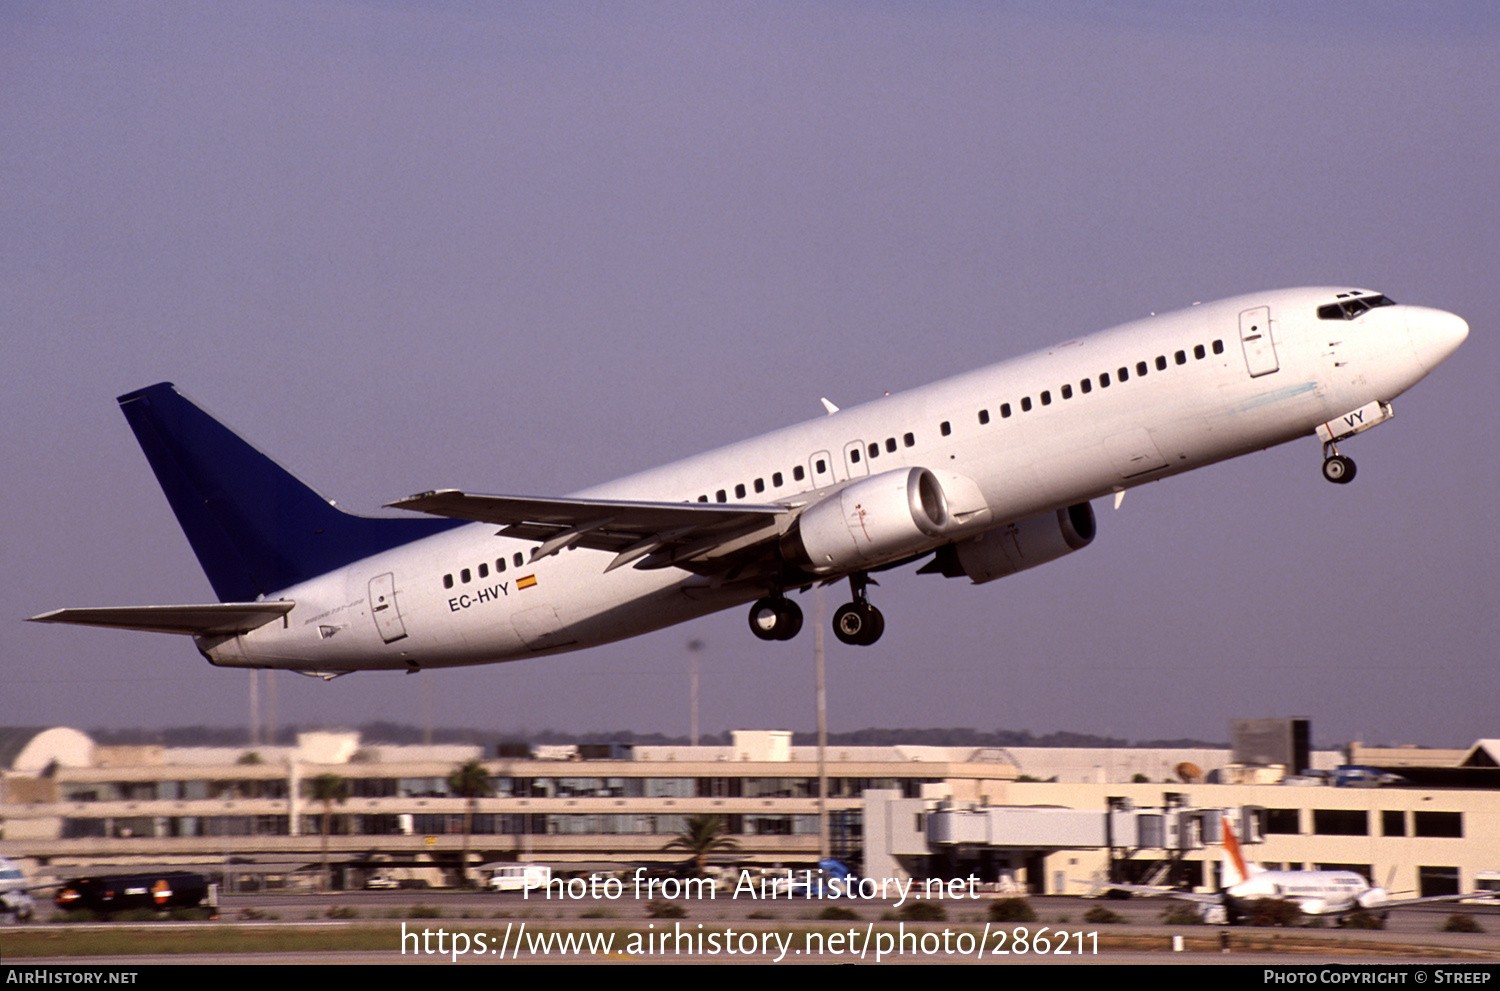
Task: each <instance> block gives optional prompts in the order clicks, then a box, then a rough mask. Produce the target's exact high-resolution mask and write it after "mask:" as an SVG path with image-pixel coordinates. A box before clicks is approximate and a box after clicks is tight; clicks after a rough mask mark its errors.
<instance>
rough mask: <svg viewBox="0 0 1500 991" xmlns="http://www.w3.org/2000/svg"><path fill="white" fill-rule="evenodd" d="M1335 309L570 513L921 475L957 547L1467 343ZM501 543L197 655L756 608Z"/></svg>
mask: <svg viewBox="0 0 1500 991" xmlns="http://www.w3.org/2000/svg"><path fill="white" fill-rule="evenodd" d="M1340 291H1341V290H1338V289H1331V288H1323V289H1294V290H1284V291H1279V292H1267V293H1260V294H1255V295H1249V296H1242V297H1238V298H1235V299H1229V300H1224V301H1221V302H1217V303H1212V304H1206V305H1201V306H1195V307H1192V308H1191V309H1187V310H1182V311H1179V312H1175V313H1169V314H1165V315H1162V316H1153V317H1150V318H1148V319H1144V320H1138V321H1135V322H1132V323H1128V324H1125V325H1123V326H1121V327H1117V328H1114V329H1112V330H1107V331H1102V332H1100V333H1096V334H1092V335H1089V336H1087V337H1082V338H1078V339H1076V340H1072V341H1068V342H1066V343H1063V344H1059V345H1057V346H1055V347H1051V348H1047V349H1045V350H1042V351H1038V352H1035V353H1032V354H1029V355H1026V356H1023V357H1020V358H1016V359H1013V360H1010V361H1006V362H1002V363H1000V364H996V365H991V366H989V367H986V368H982V369H979V370H977V371H972V372H968V373H966V374H962V375H958V376H955V377H953V378H950V379H946V380H943V381H941V382H937V383H934V384H932V385H928V386H925V387H922V388H919V389H913V390H911V391H908V392H904V393H900V394H898V395H893V396H887V397H884V398H881V399H877V400H875V401H873V402H869V403H866V404H864V405H861V406H857V407H853V408H849V409H845V410H841V411H839V412H837V413H835V414H833V415H830V416H825V417H821V418H819V419H816V420H812V421H809V422H806V423H800V424H797V425H795V426H791V427H787V428H784V429H781V430H777V431H774V432H772V433H769V434H765V435H762V436H760V437H755V438H752V439H750V440H746V441H741V442H740V443H737V444H731V445H729V446H727V447H723V448H719V449H717V450H714V451H709V452H708V453H705V454H700V455H698V456H696V457H692V458H687V459H685V460H682V461H678V462H675V463H673V464H669V465H665V466H662V467H660V468H655V469H652V470H650V471H645V472H641V473H639V474H636V475H632V476H629V477H627V478H622V479H619V480H617V481H614V482H610V483H608V484H605V485H600V486H597V487H595V488H592V489H588V490H586V491H584V492H580V493H576V494H575V497H576V498H582V499H612V500H639V501H651V502H662V503H683V502H700V501H707V502H710V503H713V502H726V503H729V504H734V503H736V502H740V503H746V504H755V505H772V504H812V503H815V502H816V501H817V500H819V499H821V498H824V497H825V496H827V495H829V494H830V493H832V492H834V491H837V490H838V489H839V488H841V487H843V486H845V485H848V484H850V483H851V482H854V481H857V480H859V479H861V478H863V477H864V476H866V475H874V474H879V473H882V472H887V471H891V470H893V469H901V468H909V467H914V466H915V467H923V468H927V469H931V470H932V471H934V472H935V473H938V476H939V477H940V478H941V479H943V480H944V484H945V485H949V484H951V485H953V486H954V488H955V490H956V491H959V490H961V491H962V492H964V493H966V494H967V495H966V496H965V498H967V499H968V500H969V501H970V502H972V501H973V500H975V499H978V500H982V503H983V505H982V507H978V506H973V505H971V506H969V507H968V508H969V509H971V510H979V511H978V512H976V513H975V514H974V515H973V516H972V517H971V519H972V520H973V521H974V522H973V523H972V524H971V525H970V526H969V528H968V529H965V530H963V531H962V532H958V533H954V534H950V535H948V538H949V539H960V538H966V537H968V536H971V535H972V534H973V533H975V532H978V531H980V530H984V529H989V528H993V527H998V526H1003V525H1006V524H1010V523H1013V522H1015V521H1020V520H1025V519H1028V518H1030V517H1034V516H1036V515H1038V514H1041V513H1046V512H1049V511H1053V510H1057V509H1059V508H1062V507H1067V506H1071V505H1075V504H1078V503H1081V502H1085V501H1087V500H1090V499H1093V498H1096V497H1099V496H1101V495H1106V494H1108V493H1111V492H1119V491H1122V490H1124V489H1126V488H1129V487H1131V486H1135V485H1139V484H1142V483H1145V482H1149V481H1154V480H1156V479H1159V478H1163V477H1166V476H1168V475H1173V474H1177V473H1179V472H1184V471H1188V470H1190V469H1193V468H1198V467H1201V466H1203V465H1207V464H1211V463H1213V462H1216V461H1222V460H1224V459H1226V458H1232V457H1235V456H1237V455H1241V454H1245V453H1247V452H1250V451H1255V450H1259V449H1262V448H1265V447H1269V446H1271V445H1274V444H1279V443H1282V442H1285V441H1289V440H1292V439H1294V438H1298V437H1303V436H1307V435H1309V434H1312V433H1313V432H1314V430H1315V429H1316V428H1317V427H1318V426H1319V425H1320V424H1322V423H1325V422H1327V421H1331V420H1335V418H1338V417H1340V416H1343V415H1345V414H1349V413H1351V412H1352V411H1355V410H1359V409H1360V408H1362V407H1364V406H1366V405H1367V404H1370V403H1372V402H1389V401H1390V400H1391V399H1393V398H1394V397H1395V396H1397V395H1399V394H1400V393H1402V392H1404V391H1405V390H1406V389H1408V388H1410V387H1411V386H1412V385H1414V384H1415V383H1416V382H1417V381H1419V380H1420V379H1421V378H1423V377H1424V376H1425V375H1426V374H1427V373H1428V372H1430V371H1431V370H1432V369H1433V368H1434V367H1435V366H1436V365H1437V364H1438V363H1439V362H1441V361H1442V360H1443V359H1444V358H1446V357H1447V356H1448V355H1449V354H1450V353H1451V352H1452V351H1453V349H1455V348H1456V347H1457V346H1458V344H1459V343H1461V342H1462V340H1463V339H1464V335H1465V334H1466V333H1467V326H1466V325H1465V324H1464V323H1463V321H1462V320H1459V319H1458V318H1457V317H1454V316H1452V315H1451V314H1447V313H1443V312H1441V311H1437V310H1429V309H1424V308H1421V307H1413V306H1400V305H1387V306H1381V307H1379V308H1376V309H1371V310H1369V311H1368V312H1366V313H1365V314H1364V315H1363V316H1360V317H1359V318H1357V319H1354V320H1328V319H1319V317H1318V315H1317V312H1316V311H1317V308H1318V306H1319V305H1320V304H1326V303H1328V302H1329V301H1330V300H1332V299H1333V298H1334V296H1335V294H1336V293H1339V292H1340ZM1267 318H1268V320H1267ZM1263 323H1268V327H1264V328H1263V327H1261V326H1260V325H1261V324H1263ZM1252 328H1253V332H1252ZM1267 331H1268V333H1267ZM1242 337H1249V338H1252V340H1250V341H1249V342H1248V343H1247V342H1244V341H1242ZM1122 369H1123V370H1125V373H1126V374H1125V375H1122V374H1121V370H1122ZM1142 369H1144V371H1145V374H1141V370H1142ZM1252 371H1254V372H1255V373H1256V374H1252ZM1106 382H1107V384H1105V383H1106ZM1085 383H1087V384H1085ZM1085 389H1087V391H1084V390H1085ZM982 421H983V422H982ZM720 493H722V495H721V494H720ZM496 530H497V528H496V527H495V526H494V525H491V524H472V525H467V526H461V527H457V528H455V529H452V530H449V531H446V532H444V533H441V534H438V535H437V536H433V537H429V538H427V539H424V540H420V541H418V542H415V543H412V544H407V545H405V546H401V547H398V548H395V549H393V550H390V551H387V552H384V553H381V554H378V555H376V556H373V557H370V558H367V559H365V560H362V561H359V562H357V563H355V564H353V565H350V566H348V567H345V568H342V569H340V570H338V571H335V572H332V573H330V574H327V575H323V576H321V577H319V578H316V579H314V580H312V581H308V582H304V583H302V584H299V585H296V586H293V587H291V588H287V589H284V590H282V591H281V592H280V593H279V595H277V596H271V597H270V598H278V597H280V598H287V599H294V600H295V601H296V606H295V608H294V609H293V610H292V611H291V612H290V613H289V614H288V616H287V617H286V621H285V622H284V623H283V622H276V623H271V624H268V625H266V626H263V627H261V628H259V629H256V630H254V631H252V632H250V633H247V634H242V635H240V636H237V637H234V638H232V639H229V640H225V641H223V642H220V643H217V644H215V643H213V642H212V641H200V647H201V648H205V652H206V654H207V656H208V657H209V659H210V660H212V661H213V662H214V663H216V664H225V665H234V666H269V667H287V668H293V669H298V670H315V671H321V672H329V673H334V672H339V671H345V670H353V669H361V668H393V669H400V668H412V667H430V666H447V665H460V664H478V663H486V662H493V661H506V660H514V659H518V658H523V657H532V656H536V655H537V654H542V653H551V652H556V651H561V650H569V649H574V648H578V647H585V646H590V645H596V644H601V643H606V642H609V641H613V640H618V639H622V638H625V637H630V636H635V635H638V634H641V633H645V632H648V631H650V630H654V629H659V628H661V627H664V626H668V625H671V624H673V623H677V622H680V621H683V620H686V619H690V618H692V617H695V616H699V615H703V614H706V613H709V612H713V611H716V610H719V609H723V608H726V607H728V606H732V605H736V604H739V603H744V602H748V601H751V600H752V599H755V598H757V597H758V596H760V595H764V594H766V592H767V589H766V588H765V587H764V586H759V587H755V586H747V585H744V584H734V583H723V582H720V583H715V582H713V581H711V580H710V579H707V578H704V577H701V576H700V575H697V574H694V573H691V572H689V571H686V570H681V569H678V568H675V567H666V568H657V569H637V568H632V567H621V568H618V569H616V570H613V571H610V572H608V573H606V572H605V567H606V566H607V565H608V564H609V563H610V561H611V560H612V558H613V554H611V553H608V552H604V551H597V550H588V549H582V548H577V549H568V550H564V551H561V552H559V553H555V554H551V555H550V556H547V557H543V558H541V559H539V560H537V561H535V562H530V561H529V557H530V553H531V551H532V550H533V548H535V547H536V542H535V541H526V540H517V539H511V538H503V537H497V536H496ZM924 553H925V551H924ZM518 562H519V563H518ZM481 565H483V566H484V570H485V571H487V572H488V574H487V575H484V576H483V577H481V573H480V566H481ZM502 568H503V570H502ZM851 570H852V569H851ZM450 586H451V587H450ZM382 594H384V595H386V596H387V597H388V600H389V601H388V602H387V606H388V608H387V609H386V610H384V611H383V612H382V613H381V615H379V616H377V614H376V611H375V610H373V609H372V602H375V601H377V600H378V599H379V598H380V596H381V595H382ZM392 610H393V611H392ZM377 619H379V620H380V622H377ZM393 620H394V622H395V626H394V627H393V626H392V621H393ZM382 624H384V625H382ZM393 630H394V631H395V632H393ZM396 633H399V636H398V635H396Z"/></svg>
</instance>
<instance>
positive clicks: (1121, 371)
mask: <svg viewBox="0 0 1500 991" xmlns="http://www.w3.org/2000/svg"><path fill="white" fill-rule="evenodd" d="M1115 378H1116V379H1118V380H1119V381H1121V382H1129V381H1130V369H1128V368H1116V369H1115Z"/></svg>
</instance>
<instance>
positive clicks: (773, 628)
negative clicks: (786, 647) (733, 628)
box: [750, 593, 802, 640]
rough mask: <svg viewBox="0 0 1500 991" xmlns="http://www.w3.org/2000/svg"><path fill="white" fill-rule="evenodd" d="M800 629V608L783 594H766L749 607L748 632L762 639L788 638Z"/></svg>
mask: <svg viewBox="0 0 1500 991" xmlns="http://www.w3.org/2000/svg"><path fill="white" fill-rule="evenodd" d="M801 629H802V610H801V608H799V607H798V605H797V603H795V602H793V601H792V600H791V599H788V598H787V597H786V596H784V595H781V594H779V593H778V594H776V595H768V596H766V597H765V598H764V599H758V600H756V603H755V605H753V606H751V607H750V632H751V633H754V634H755V635H756V636H758V637H760V638H761V639H762V640H790V639H792V637H795V636H796V635H797V633H798V632H799V631H800V630H801Z"/></svg>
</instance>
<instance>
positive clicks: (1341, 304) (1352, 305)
mask: <svg viewBox="0 0 1500 991" xmlns="http://www.w3.org/2000/svg"><path fill="white" fill-rule="evenodd" d="M1395 305H1396V301H1395V300H1394V299H1391V298H1390V297H1389V296H1381V295H1379V294H1371V295H1367V296H1360V295H1356V294H1355V293H1339V296H1338V302H1337V303H1325V304H1324V305H1322V306H1320V307H1318V319H1319V320H1353V319H1355V318H1356V317H1359V316H1363V315H1364V312H1365V311H1366V310H1373V309H1374V308H1375V307H1377V306H1395Z"/></svg>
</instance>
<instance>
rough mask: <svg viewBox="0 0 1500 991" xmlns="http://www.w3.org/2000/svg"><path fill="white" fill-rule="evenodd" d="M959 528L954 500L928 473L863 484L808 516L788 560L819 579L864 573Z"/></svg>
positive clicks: (787, 540)
mask: <svg viewBox="0 0 1500 991" xmlns="http://www.w3.org/2000/svg"><path fill="white" fill-rule="evenodd" d="M952 526H953V519H952V516H951V515H950V513H949V511H948V497H947V495H946V493H944V491H943V487H942V485H941V484H940V483H939V482H938V480H937V476H935V475H934V474H933V473H932V472H930V471H928V470H927V469H926V468H904V469H901V470H899V471H888V472H883V473H882V474H879V475H873V476H871V477H870V478H866V479H861V480H860V481H858V482H855V483H853V484H852V485H848V486H845V487H844V488H843V489H841V490H840V491H838V492H837V493H834V494H833V495H830V496H828V497H827V498H825V499H823V500H822V501H821V502H818V503H815V504H813V505H812V506H810V507H808V508H807V509H806V510H804V511H803V513H802V515H801V516H799V517H798V518H797V522H796V524H795V525H794V526H793V527H792V529H790V530H789V531H787V533H786V535H785V536H784V537H783V538H782V544H781V549H782V554H783V555H784V556H785V557H786V559H787V560H788V561H794V562H796V563H797V564H799V565H801V566H802V567H804V568H806V569H807V570H809V571H812V572H813V573H815V574H817V573H824V572H830V571H844V570H849V569H855V568H864V567H869V566H871V565H875V564H880V563H883V562H886V561H892V560H895V559H897V558H900V557H905V556H907V555H909V554H914V553H916V552H917V551H920V550H923V549H925V548H928V547H931V546H933V545H934V544H936V543H938V542H939V541H941V540H942V539H943V537H944V534H945V533H947V532H948V531H949V530H950V529H951V528H952Z"/></svg>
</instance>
